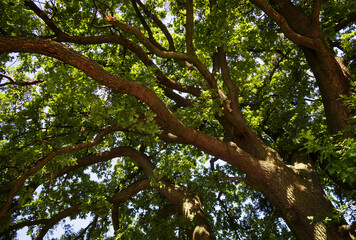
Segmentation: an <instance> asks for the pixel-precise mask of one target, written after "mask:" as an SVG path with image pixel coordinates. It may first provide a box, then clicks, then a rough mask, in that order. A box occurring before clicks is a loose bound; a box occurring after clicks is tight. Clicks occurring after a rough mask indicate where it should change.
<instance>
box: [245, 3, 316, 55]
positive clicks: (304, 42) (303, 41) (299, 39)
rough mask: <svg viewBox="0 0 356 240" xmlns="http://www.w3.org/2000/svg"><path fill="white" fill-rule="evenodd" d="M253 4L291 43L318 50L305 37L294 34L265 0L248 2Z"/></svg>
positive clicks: (312, 42)
mask: <svg viewBox="0 0 356 240" xmlns="http://www.w3.org/2000/svg"><path fill="white" fill-rule="evenodd" d="M250 1H251V2H252V3H253V4H255V5H256V6H258V7H259V8H261V9H262V11H264V12H265V13H266V14H267V15H268V16H269V17H270V18H271V19H273V20H274V21H275V22H276V23H277V24H278V26H279V27H280V28H281V29H282V31H283V33H284V34H285V35H286V36H287V37H288V38H289V39H290V40H292V41H293V42H295V43H297V44H299V45H302V46H305V47H308V48H311V49H314V50H318V46H317V45H316V44H315V43H314V40H313V39H312V38H309V37H305V36H303V35H301V34H298V33H297V32H295V31H294V30H293V29H292V28H291V27H290V26H289V24H288V22H287V21H286V19H285V18H284V17H282V15H280V14H279V13H278V12H277V11H276V10H275V9H274V8H273V7H272V6H271V5H269V4H268V3H267V2H266V1H265V0H250Z"/></svg>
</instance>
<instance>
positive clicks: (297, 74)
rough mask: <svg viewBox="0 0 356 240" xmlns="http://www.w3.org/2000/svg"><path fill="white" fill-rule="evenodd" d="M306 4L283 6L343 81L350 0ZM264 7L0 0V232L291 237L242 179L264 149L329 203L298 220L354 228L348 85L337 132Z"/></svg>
mask: <svg viewBox="0 0 356 240" xmlns="http://www.w3.org/2000/svg"><path fill="white" fill-rule="evenodd" d="M279 2H284V1H282V0H281V1H270V2H269V4H270V5H268V6H273V7H274V8H275V9H277V10H278V9H279V7H278V3H279ZM314 2H315V3H314ZM314 2H313V3H311V1H292V3H293V4H294V5H293V6H294V7H295V9H298V11H300V12H303V13H305V14H306V15H308V16H309V15H310V16H315V14H316V13H315V12H316V11H317V14H318V15H317V17H318V19H320V29H321V31H322V33H323V36H324V37H325V39H326V41H327V43H328V45H329V46H330V49H329V50H330V51H335V52H336V53H337V56H339V57H340V58H342V59H343V60H342V61H343V65H342V66H344V68H345V69H346V70H345V71H347V74H349V75H348V77H349V78H348V79H355V74H356V72H355V68H354V66H355V60H354V59H355V53H356V46H355V34H356V31H355V26H356V25H355V12H354V9H355V8H356V6H355V5H356V3H355V2H354V1H351V0H345V1H339V0H328V1H324V2H323V3H321V1H318V0H316V1H314ZM318 3H320V4H321V6H319V9H318ZM254 4H255V5H254ZM264 4H267V1H266V2H265V1H259V0H254V1H251V2H249V1H231V0H217V1H214V0H211V1H207V0H199V1H189V0H188V1H186V2H185V1H182V0H178V1H151V0H147V1H140V0H131V1H129V0H124V1H114V0H113V1H104V0H93V1H66V0H56V1H55V0H49V1H15V0H8V1H0V12H1V15H0V53H2V55H0V61H1V63H2V64H1V65H0V66H1V68H0V71H1V73H0V119H1V122H0V133H1V134H0V170H1V171H0V174H1V178H0V189H1V191H0V206H1V216H0V219H1V220H0V237H2V238H3V239H12V238H15V237H16V234H17V232H18V231H19V230H20V229H23V228H24V227H27V228H26V229H27V234H29V235H31V236H32V237H33V238H35V239H41V238H43V237H44V236H45V235H46V236H49V237H52V236H51V231H50V230H51V229H54V231H55V229H56V228H58V226H62V228H63V229H64V230H65V231H64V232H63V236H61V237H59V236H57V235H58V234H57V233H56V234H55V235H56V237H57V239H189V238H191V239H193V238H192V236H194V234H195V231H196V229H195V228H194V226H196V225H197V226H198V225H199V224H202V226H204V229H207V230H206V231H208V232H209V231H211V232H212V233H213V234H214V235H215V236H210V237H212V238H214V237H215V238H216V239H294V235H296V236H301V235H298V233H297V232H298V230H295V229H297V228H295V229H294V228H293V227H291V228H292V230H293V233H292V232H291V230H290V228H288V226H287V225H289V224H290V222H293V221H291V220H288V219H287V218H288V217H286V216H287V214H286V211H287V210H288V209H285V210H283V209H281V208H283V207H281V206H282V205H276V204H274V202H273V197H272V196H271V195H278V194H275V193H274V192H271V194H268V193H266V192H265V191H269V190H264V188H265V187H263V186H265V185H263V184H262V183H260V182H258V181H257V180H256V179H257V176H253V175H254V174H253V172H254V171H255V172H256V175H259V174H262V172H261V171H262V170H261V171H260V170H257V168H256V170H254V168H255V167H257V163H258V164H260V162H263V161H262V160H261V159H267V157H266V156H267V155H268V156H270V155H269V153H270V151H272V149H274V150H275V151H276V152H278V154H279V156H280V159H281V160H278V161H279V162H281V164H283V167H285V169H292V170H290V173H289V170H286V171H285V173H286V174H292V173H293V171H295V172H296V176H298V177H300V178H301V179H307V181H309V180H310V181H314V178H313V177H312V175H305V176H302V174H303V173H302V172H303V171H302V170H300V171H299V170H298V169H299V168H297V167H296V166H297V165H298V163H308V164H309V165H308V166H311V167H310V168H312V169H314V170H315V173H317V176H318V181H319V180H320V182H321V185H322V187H323V189H324V191H325V192H326V195H327V197H328V199H329V200H330V201H331V202H332V203H333V205H334V210H333V212H331V215H328V216H325V215H322V214H321V215H320V216H319V215H317V214H316V215H313V216H308V219H309V220H310V224H314V223H315V224H316V223H318V222H322V223H323V224H325V226H327V224H328V223H330V222H333V223H335V224H337V225H338V226H346V225H347V224H346V222H345V219H346V221H347V222H348V224H351V223H352V222H355V220H356V219H355V218H356V212H355V211H356V209H355V199H356V196H355V189H354V186H355V185H356V178H355V176H356V167H355V162H356V161H355V159H356V141H355V138H354V135H355V133H356V125H355V124H354V123H355V121H356V118H355V115H354V113H355V105H356V97H355V96H354V94H353V92H354V87H355V86H354V82H353V81H352V80H351V81H350V82H349V85H350V90H349V92H351V94H345V95H342V96H339V97H340V98H342V103H343V104H344V105H345V106H346V108H347V109H348V110H347V111H348V116H347V126H346V127H342V129H337V130H338V131H337V132H335V131H334V129H335V128H333V127H332V126H335V125H332V124H330V122H331V121H332V120H330V118H328V116H330V115H326V114H325V111H324V107H325V108H326V107H327V106H328V105H325V102H323V101H324V99H326V98H325V97H324V96H323V97H322V96H321V93H320V90H319V89H320V88H319V87H320V82H321V80H319V79H316V78H318V76H319V75H318V72H317V71H316V70H315V68H313V64H312V62H311V61H309V60H308V59H307V58H308V56H310V55H308V54H309V52H308V51H310V50H309V48H308V47H307V46H306V45H303V42H302V41H299V40H298V39H297V40H296V41H294V40H293V35H290V34H289V32H288V28H285V27H284V25H283V24H281V23H280V22H279V21H278V18H275V17H273V16H274V15H273V14H272V13H274V12H268V11H267V10H266V9H264V6H265V5H264ZM260 8H261V9H263V11H262V10H260ZM280 12H281V14H280V15H278V16H283V14H284V13H283V11H282V10H281V11H280ZM266 13H267V14H266ZM319 14H320V15H319ZM276 19H277V20H276ZM286 19H287V18H286ZM287 20H288V19H287ZM318 21H319V20H318ZM289 26H292V27H291V28H293V23H290V24H289ZM286 29H287V30H286ZM295 31H296V32H297V31H299V29H296V30H295ZM300 32H302V33H304V32H305V34H306V35H307V34H308V31H304V32H303V31H302V30H301V31H300ZM316 44H317V43H316ZM306 49H307V50H306ZM311 49H313V48H311ZM332 49H334V50H332ZM309 59H311V58H310V57H309ZM340 61H341V60H340ZM311 66H312V67H311ZM320 79H322V78H320ZM334 100H335V99H334ZM324 105H325V106H324ZM327 111H328V110H327ZM239 113H241V114H242V115H241V116H240V115H239ZM327 118H328V119H327ZM345 121H346V120H345ZM330 126H331V127H330ZM251 130H253V131H251ZM254 134H255V135H254ZM209 144H211V145H209ZM220 144H221V147H220ZM223 146H226V147H225V148H224V147H223ZM224 149H226V150H224ZM233 149H235V150H234V151H236V153H232V151H233ZM266 149H267V150H266ZM274 150H273V151H274ZM224 151H226V152H224ZM264 151H266V152H267V155H266V154H265V152H264ZM234 154H235V155H234ZM237 156H240V157H237ZM246 156H248V157H246ZM245 158H246V159H248V160H245ZM231 159H234V160H231ZM250 159H252V160H250ZM256 159H258V160H256ZM276 159H279V158H276ZM267 162H268V161H267ZM254 163H256V164H254ZM261 164H262V163H261ZM262 165H263V164H262ZM277 165H278V164H277ZM293 165H294V166H295V167H293ZM278 166H279V165H278ZM281 166H282V165H281ZM283 169H284V168H283ZM314 170H313V171H314ZM281 171H282V170H281ZM267 172H268V171H267ZM308 174H309V173H308ZM282 175H283V174H282ZM283 176H284V175H283ZM293 176H294V175H293ZM312 179H313V180H312ZM261 181H262V180H261ZM264 184H265V183H264ZM266 184H267V185H268V183H266ZM271 184H272V183H271ZM267 185H266V186H267ZM272 185H273V184H272ZM265 189H267V188H265ZM313 189H314V188H313ZM313 189H312V190H313ZM312 190H311V189H307V190H306V191H307V192H308V191H309V192H311V191H312ZM276 191H277V193H278V191H282V192H283V191H284V190H283V189H280V190H276ZM313 191H314V190H313ZM261 192H262V193H263V194H262V193H261ZM286 194H287V193H286ZM288 194H289V193H288ZM315 194H316V193H315ZM296 196H297V194H296ZM182 199H183V200H182ZM184 199H188V200H189V201H192V202H194V204H195V205H194V204H193V203H192V206H193V205H194V210H192V209H190V210H189V209H188V210H185V209H186V207H187V206H185V204H184V202H185V200H184ZM271 202H272V203H271ZM188 205H189V204H188ZM195 207H196V208H195ZM311 208H312V207H311ZM196 209H198V210H196ZM203 210H204V211H203ZM195 211H196V212H197V215H199V214H200V215H199V217H196V216H195V214H196V213H195ZM187 212H189V213H187ZM190 216H191V217H190ZM288 216H289V215H288ZM200 217H201V218H200ZM69 219H86V221H87V224H86V225H85V226H81V227H82V228H81V229H80V230H74V229H73V226H70V225H68V224H67V223H66V221H67V222H68V220H69ZM196 219H198V220H196ZM283 219H285V220H286V222H285V221H284V220H283ZM199 226H200V225H199ZM206 226H208V227H206ZM74 227H76V226H74ZM347 227H348V231H349V230H350V229H351V232H352V231H354V228H355V224H353V225H350V226H346V227H345V228H347ZM76 229H77V227H76ZM194 229H195V230H194ZM59 232H60V233H61V234H62V232H61V231H59ZM212 238H211V239H212ZM314 238H315V239H317V238H318V237H317V236H314ZM197 239H205V238H197ZM209 239H210V238H209ZM320 239H321V238H320ZM330 239H331V238H330ZM345 239H346V238H345Z"/></svg>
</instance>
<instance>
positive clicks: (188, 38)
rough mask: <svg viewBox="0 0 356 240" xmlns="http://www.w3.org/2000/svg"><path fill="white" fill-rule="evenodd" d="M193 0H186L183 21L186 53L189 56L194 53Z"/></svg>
mask: <svg viewBox="0 0 356 240" xmlns="http://www.w3.org/2000/svg"><path fill="white" fill-rule="evenodd" d="M193 8H194V6H193V0H187V1H186V11H187V14H186V23H185V42H186V45H187V53H188V55H190V56H193V55H195V52H194V45H193V28H194V11H193Z"/></svg>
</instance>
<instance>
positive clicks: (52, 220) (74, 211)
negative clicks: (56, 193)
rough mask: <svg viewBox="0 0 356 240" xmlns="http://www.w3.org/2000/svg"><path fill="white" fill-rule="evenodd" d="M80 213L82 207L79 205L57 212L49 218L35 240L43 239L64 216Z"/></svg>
mask: <svg viewBox="0 0 356 240" xmlns="http://www.w3.org/2000/svg"><path fill="white" fill-rule="evenodd" d="M78 213H80V209H79V207H78V206H73V207H70V208H68V209H66V210H64V211H62V212H60V213H57V214H56V215H54V216H53V217H52V218H50V219H48V222H47V223H46V224H45V226H44V227H43V228H42V229H41V231H40V232H39V233H38V235H37V236H36V238H35V240H39V239H43V237H44V236H45V235H46V233H47V232H48V230H49V229H51V228H52V227H53V226H54V225H56V224H57V223H58V222H59V221H60V220H62V219H63V218H66V217H69V216H72V215H74V214H78Z"/></svg>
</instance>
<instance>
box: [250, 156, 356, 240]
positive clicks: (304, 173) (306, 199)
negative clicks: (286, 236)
mask: <svg viewBox="0 0 356 240" xmlns="http://www.w3.org/2000/svg"><path fill="white" fill-rule="evenodd" d="M259 165H260V171H258V172H256V174H253V175H247V179H248V181H247V182H248V183H249V184H250V185H251V186H253V187H254V188H255V189H257V190H259V191H261V192H262V193H263V194H264V195H265V196H266V198H267V199H268V200H269V201H270V202H271V203H272V204H273V205H274V206H275V207H276V208H277V209H278V211H279V212H280V214H281V216H282V217H283V219H284V220H285V221H286V222H287V224H288V226H289V227H290V229H291V230H292V232H293V233H294V234H295V236H296V237H297V239H301V240H308V239H320V240H321V239H323V240H325V239H336V240H337V239H340V240H341V239H342V240H345V239H351V237H350V236H349V235H345V234H344V233H341V232H339V226H340V225H341V223H335V222H328V223H325V222H323V220H324V219H325V218H326V217H329V218H331V216H332V215H333V214H334V212H333V206H332V204H331V202H330V201H329V199H328V198H327V197H326V195H325V193H324V191H323V189H322V187H321V185H320V183H319V179H318V176H317V174H316V172H315V171H314V169H313V168H312V167H311V165H310V164H308V163H301V162H299V163H296V164H295V165H294V166H287V165H285V164H284V163H283V162H282V160H281V159H280V157H279V155H278V153H277V152H275V151H274V150H272V149H271V150H270V151H269V153H268V157H267V159H266V160H264V161H260V162H259Z"/></svg>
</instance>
